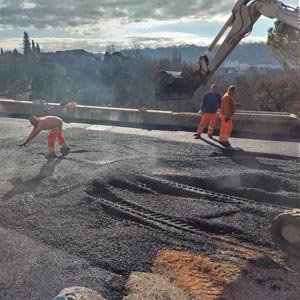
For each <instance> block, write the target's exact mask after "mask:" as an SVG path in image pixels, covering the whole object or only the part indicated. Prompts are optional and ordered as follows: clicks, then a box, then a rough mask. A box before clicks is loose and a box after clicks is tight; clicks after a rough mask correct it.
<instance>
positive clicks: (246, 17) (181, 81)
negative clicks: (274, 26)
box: [155, 0, 299, 100]
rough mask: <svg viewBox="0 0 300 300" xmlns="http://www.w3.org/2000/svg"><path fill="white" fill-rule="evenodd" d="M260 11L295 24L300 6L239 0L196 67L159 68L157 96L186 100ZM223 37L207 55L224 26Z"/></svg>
mask: <svg viewBox="0 0 300 300" xmlns="http://www.w3.org/2000/svg"><path fill="white" fill-rule="evenodd" d="M261 15H264V16H266V17H268V18H276V19H278V20H280V21H282V22H284V23H287V24H289V25H291V26H293V27H295V28H298V20H299V10H298V9H294V8H292V7H290V6H287V5H285V4H283V3H282V2H279V1H275V0H270V1H268V0H255V1H251V0H239V1H237V3H236V4H235V6H234V8H233V9H232V14H231V16H230V17H229V19H228V20H227V22H226V23H225V25H224V26H223V28H222V29H221V30H220V32H219V33H218V34H217V36H216V37H215V38H214V40H213V41H212V43H211V45H210V46H209V47H208V49H207V51H206V53H205V54H204V55H203V56H200V57H199V63H198V69H196V70H193V69H192V68H184V69H183V70H182V71H181V72H170V71H160V72H159V73H158V74H157V75H156V78H155V95H156V99H157V100H185V99H187V100H189V99H191V98H192V97H193V94H194V93H195V91H196V90H197V89H198V87H199V86H201V85H205V84H206V83H207V81H208V80H209V79H210V77H211V76H212V75H213V74H214V73H215V71H216V70H217V69H218V68H219V67H220V65H221V64H222V63H223V62H224V60H225V59H226V58H227V57H228V55H229V54H230V53H231V52H232V51H233V49H234V48H235V47H236V46H237V45H238V44H239V42H240V41H241V40H242V39H243V38H244V37H246V36H247V35H249V34H250V33H251V30H252V27H253V25H254V24H255V22H256V21H257V20H258V19H259V17H260V16H261ZM229 28H231V29H230V31H229V33H228V34H227V36H226V38H225V39H224V41H223V42H222V44H221V46H220V47H219V48H218V50H217V52H216V53H215V55H214V57H213V58H212V59H211V60H209V58H208V55H209V54H210V53H211V51H212V50H213V49H214V47H215V46H216V45H217V43H218V42H219V41H220V39H221V38H222V36H223V35H224V33H225V32H226V31H227V29H229Z"/></svg>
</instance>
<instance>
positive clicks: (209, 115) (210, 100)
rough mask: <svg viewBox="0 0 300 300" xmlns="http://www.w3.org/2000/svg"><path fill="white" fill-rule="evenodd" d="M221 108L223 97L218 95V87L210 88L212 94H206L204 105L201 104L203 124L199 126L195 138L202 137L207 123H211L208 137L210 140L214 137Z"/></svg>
mask: <svg viewBox="0 0 300 300" xmlns="http://www.w3.org/2000/svg"><path fill="white" fill-rule="evenodd" d="M220 106H221V95H220V93H218V87H217V85H216V84H213V85H212V86H211V87H210V92H207V93H205V94H204V97H203V100H202V104H201V110H200V111H201V113H202V117H201V122H200V124H199V126H198V129H197V133H195V134H194V136H195V137H200V136H201V134H202V131H203V129H204V128H205V126H206V123H207V122H208V121H209V125H208V130H207V135H208V137H209V138H212V137H213V132H214V128H215V126H216V118H217V111H218V109H219V108H220Z"/></svg>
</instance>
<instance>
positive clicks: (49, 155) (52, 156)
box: [46, 150, 57, 158]
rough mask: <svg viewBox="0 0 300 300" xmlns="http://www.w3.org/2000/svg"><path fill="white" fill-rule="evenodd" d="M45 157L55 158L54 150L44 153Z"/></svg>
mask: <svg viewBox="0 0 300 300" xmlns="http://www.w3.org/2000/svg"><path fill="white" fill-rule="evenodd" d="M46 157H47V158H55V157H57V155H56V152H55V150H54V151H52V150H51V151H49V152H48V155H46Z"/></svg>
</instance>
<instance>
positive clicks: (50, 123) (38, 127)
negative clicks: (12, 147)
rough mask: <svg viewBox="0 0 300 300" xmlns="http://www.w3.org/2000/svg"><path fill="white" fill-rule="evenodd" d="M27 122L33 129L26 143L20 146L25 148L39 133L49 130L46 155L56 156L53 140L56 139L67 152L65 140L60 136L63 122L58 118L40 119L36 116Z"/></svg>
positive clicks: (67, 147) (67, 146) (47, 117)
mask: <svg viewBox="0 0 300 300" xmlns="http://www.w3.org/2000/svg"><path fill="white" fill-rule="evenodd" d="M29 122H30V123H31V125H32V126H33V127H34V128H33V130H32V131H31V133H30V134H29V136H28V137H27V139H26V141H25V142H23V143H22V144H20V146H25V145H26V144H28V143H29V142H30V141H31V140H32V139H34V138H35V137H36V136H37V135H38V134H39V133H40V132H41V131H43V130H49V134H48V150H49V152H48V155H49V156H56V152H55V146H54V145H55V140H56V138H57V139H58V141H59V143H60V145H61V146H62V148H63V149H65V150H69V149H70V148H69V145H68V143H67V142H66V140H65V138H64V137H63V135H62V126H63V121H62V119H61V118H59V117H55V116H45V117H41V118H37V117H36V116H31V117H30V118H29Z"/></svg>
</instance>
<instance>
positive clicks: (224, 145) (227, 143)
mask: <svg viewBox="0 0 300 300" xmlns="http://www.w3.org/2000/svg"><path fill="white" fill-rule="evenodd" d="M219 143H220V144H221V145H222V146H223V147H225V148H228V147H230V146H231V145H230V143H229V142H220V141H219Z"/></svg>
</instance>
